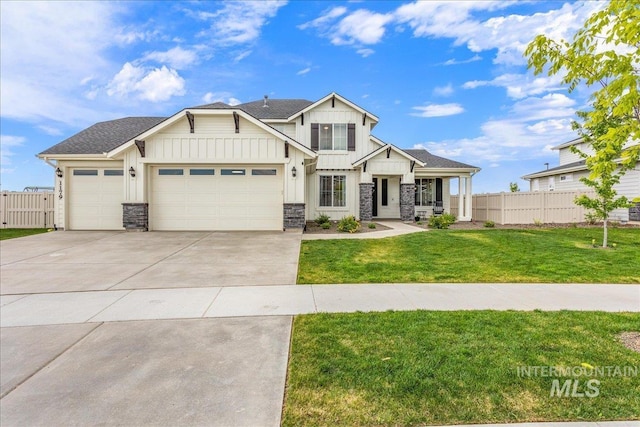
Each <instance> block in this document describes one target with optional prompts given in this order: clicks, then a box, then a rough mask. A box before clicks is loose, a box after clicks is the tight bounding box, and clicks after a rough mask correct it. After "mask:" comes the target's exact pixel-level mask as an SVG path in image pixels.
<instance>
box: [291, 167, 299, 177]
mask: <svg viewBox="0 0 640 427" xmlns="http://www.w3.org/2000/svg"><path fill="white" fill-rule="evenodd" d="M297 174H298V170H297V169H296V167H295V166H294V167H292V168H291V176H292V177H294V178H295V177H296V175H297Z"/></svg>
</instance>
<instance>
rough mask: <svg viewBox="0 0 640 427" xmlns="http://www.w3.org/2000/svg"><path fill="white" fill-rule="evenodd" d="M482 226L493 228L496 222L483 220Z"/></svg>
mask: <svg viewBox="0 0 640 427" xmlns="http://www.w3.org/2000/svg"><path fill="white" fill-rule="evenodd" d="M484 226H485V227H486V228H493V227H495V226H496V223H495V222H493V221H485V223H484Z"/></svg>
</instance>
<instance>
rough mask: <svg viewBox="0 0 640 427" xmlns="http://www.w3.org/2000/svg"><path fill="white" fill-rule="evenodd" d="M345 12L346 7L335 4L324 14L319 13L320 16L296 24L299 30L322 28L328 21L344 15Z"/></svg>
mask: <svg viewBox="0 0 640 427" xmlns="http://www.w3.org/2000/svg"><path fill="white" fill-rule="evenodd" d="M345 13H347V8H346V7H344V6H337V7H334V8H332V9H329V10H328V11H327V12H326V13H325V14H324V15H320V17H318V18H316V19H314V20H313V21H309V22H305V23H304V24H300V25H298V28H299V29H301V30H306V29H307V28H324V27H325V26H326V25H327V24H328V23H329V22H331V21H333V20H334V19H336V18H338V17H340V16H342V15H344V14H345Z"/></svg>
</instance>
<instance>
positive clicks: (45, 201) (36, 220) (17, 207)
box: [0, 192, 54, 228]
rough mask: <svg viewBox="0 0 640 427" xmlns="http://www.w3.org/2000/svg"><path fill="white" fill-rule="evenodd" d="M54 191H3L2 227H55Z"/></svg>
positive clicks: (1, 200) (0, 213)
mask: <svg viewBox="0 0 640 427" xmlns="http://www.w3.org/2000/svg"><path fill="white" fill-rule="evenodd" d="M53 202H54V194H53V193H52V192H42V193H34V192H3V193H2V195H1V196H0V220H1V221H2V223H1V224H0V226H2V228H51V227H53V212H54V208H53Z"/></svg>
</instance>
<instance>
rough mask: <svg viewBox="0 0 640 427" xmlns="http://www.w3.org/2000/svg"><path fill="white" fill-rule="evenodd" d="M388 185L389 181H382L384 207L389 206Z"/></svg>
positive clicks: (382, 203) (382, 202)
mask: <svg viewBox="0 0 640 427" xmlns="http://www.w3.org/2000/svg"><path fill="white" fill-rule="evenodd" d="M388 184H389V180H388V179H384V178H383V179H382V201H381V203H380V204H381V205H382V206H387V205H388V204H389V203H388V199H387V194H388Z"/></svg>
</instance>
